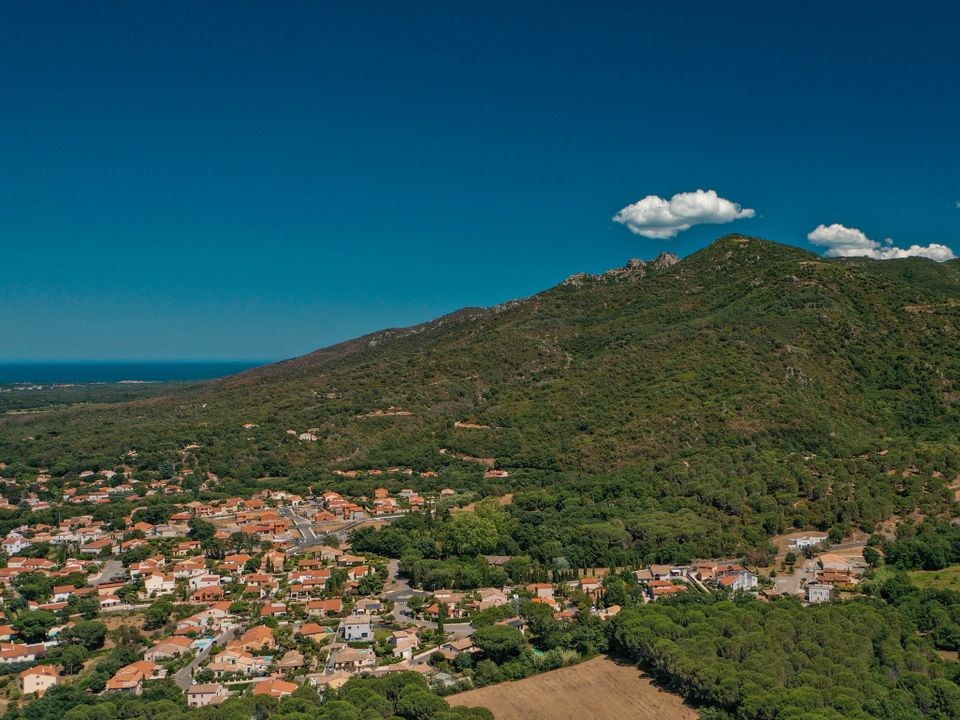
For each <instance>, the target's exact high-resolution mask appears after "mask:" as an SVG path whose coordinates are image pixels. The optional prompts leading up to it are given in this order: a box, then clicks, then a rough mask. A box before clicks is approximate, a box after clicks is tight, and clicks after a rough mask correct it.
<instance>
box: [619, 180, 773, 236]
mask: <svg viewBox="0 0 960 720" xmlns="http://www.w3.org/2000/svg"><path fill="white" fill-rule="evenodd" d="M755 214H756V213H755V212H754V211H753V210H750V209H749V208H742V207H740V205H739V204H737V203H735V202H731V201H730V200H727V199H725V198H722V197H720V196H719V195H717V193H716V191H715V190H697V191H695V192H684V193H677V194H676V195H674V196H673V197H672V198H670V199H669V200H667V199H666V198H662V197H660V196H659V195H647V196H646V197H645V198H643V199H642V200H638V201H637V202H635V203H633V204H632V205H627V206H626V207H625V208H623V210H621V211H620V212H618V213H617V214H616V215H614V216H613V220H614V222H618V223H621V224H623V225H626V226H627V228H629V230H630V232H632V233H636V234H637V235H643V237H648V238H659V239H665V238H672V237H676V236H677V233H679V232H682V231H684V230H689V229H690V228H691V227H693V226H694V225H716V224H720V223H728V222H732V221H734V220H739V219H741V218H751V217H753V216H754V215H755Z"/></svg>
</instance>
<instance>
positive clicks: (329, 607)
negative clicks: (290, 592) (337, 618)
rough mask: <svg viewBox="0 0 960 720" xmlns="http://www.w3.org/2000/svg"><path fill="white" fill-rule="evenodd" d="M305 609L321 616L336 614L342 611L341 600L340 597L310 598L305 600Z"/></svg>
mask: <svg viewBox="0 0 960 720" xmlns="http://www.w3.org/2000/svg"><path fill="white" fill-rule="evenodd" d="M306 610H307V612H308V613H316V614H317V615H320V616H321V617H326V616H328V615H337V614H339V613H342V612H343V600H342V599H341V598H332V599H330V600H310V601H308V602H307V606H306Z"/></svg>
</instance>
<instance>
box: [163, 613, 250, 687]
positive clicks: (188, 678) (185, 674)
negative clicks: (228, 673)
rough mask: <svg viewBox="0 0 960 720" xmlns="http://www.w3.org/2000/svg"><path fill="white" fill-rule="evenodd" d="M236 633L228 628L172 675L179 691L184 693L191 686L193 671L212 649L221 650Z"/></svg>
mask: <svg viewBox="0 0 960 720" xmlns="http://www.w3.org/2000/svg"><path fill="white" fill-rule="evenodd" d="M235 632H236V628H230V629H229V630H227V631H226V632H222V633H220V634H219V635H217V636H216V637H215V638H214V640H213V643H212V644H210V645H208V646H207V648H206V649H204V650H202V651H201V652H199V653H197V656H196V657H195V658H193V660H191V661H190V664H189V665H186V666H184V667H182V668H180V669H179V670H177V672H175V673H174V674H173V679H174V682H176V683H177V685H178V686H179V687H180V689H181V690H184V691H186V690H187V689H188V688H189V687H190V686H191V685H192V684H193V671H194V670H195V669H196V668H197V667H198V666H199V665H200V663H202V662H203V661H204V660H206V659H207V657H208V656H209V655H210V651H211V649H212V648H217V649H218V650H219V649H221V648H223V646H224V645H226V644H227V643H228V642H230V641H231V640H233V635H234V633H235Z"/></svg>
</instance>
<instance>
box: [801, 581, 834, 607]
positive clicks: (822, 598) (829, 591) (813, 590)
mask: <svg viewBox="0 0 960 720" xmlns="http://www.w3.org/2000/svg"><path fill="white" fill-rule="evenodd" d="M831 600H833V587H832V586H830V585H807V602H809V603H811V604H814V605H816V604H818V603H825V602H830V601H831Z"/></svg>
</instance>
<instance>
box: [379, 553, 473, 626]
mask: <svg viewBox="0 0 960 720" xmlns="http://www.w3.org/2000/svg"><path fill="white" fill-rule="evenodd" d="M399 566H400V562H399V561H398V560H391V561H390V562H389V563H387V582H386V585H384V591H383V597H384V598H385V599H387V600H390V601H391V602H393V617H394V619H395V620H396V621H397V622H398V623H401V624H404V623H408V624H411V625H416V626H417V627H423V628H430V629H432V630H436V629H437V624H436V623H435V622H432V621H430V620H424V619H422V618H417V617H413V616H412V615H411V614H410V608H409V606H408V605H407V601H409V600H410V598H412V597H413V596H414V595H419V596H421V597H426V596H428V595H429V594H430V593H428V592H425V591H423V590H413V589H412V588H411V587H410V583H409V582H408V581H407V580H406V578H402V577H400V575H399ZM443 628H444V630H446V631H447V632H448V633H451V634H452V635H453V636H454V638H457V639H459V638H464V637H467V636H468V635H470V634H471V633H472V632H473V626H472V625H471V624H470V623H468V622H459V623H458V622H447V623H444V625H443Z"/></svg>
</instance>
